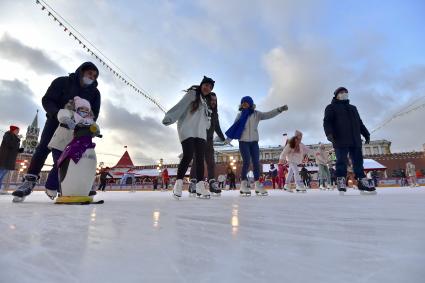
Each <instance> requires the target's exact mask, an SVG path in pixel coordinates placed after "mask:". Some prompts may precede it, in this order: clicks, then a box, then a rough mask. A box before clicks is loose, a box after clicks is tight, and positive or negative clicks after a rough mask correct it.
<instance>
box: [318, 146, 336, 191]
mask: <svg viewBox="0 0 425 283" xmlns="http://www.w3.org/2000/svg"><path fill="white" fill-rule="evenodd" d="M316 163H317V165H318V166H319V187H320V189H321V190H326V189H328V190H330V189H332V184H331V174H330V172H329V167H328V164H329V152H328V151H327V150H326V148H325V145H324V144H320V145H319V150H318V151H317V152H316Z"/></svg>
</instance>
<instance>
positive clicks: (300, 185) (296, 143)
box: [279, 130, 311, 192]
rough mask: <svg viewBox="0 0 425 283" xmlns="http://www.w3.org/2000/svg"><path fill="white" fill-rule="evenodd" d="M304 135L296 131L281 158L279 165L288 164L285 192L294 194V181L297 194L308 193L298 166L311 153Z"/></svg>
mask: <svg viewBox="0 0 425 283" xmlns="http://www.w3.org/2000/svg"><path fill="white" fill-rule="evenodd" d="M302 137H303V134H302V133H301V132H300V131H298V130H297V131H295V135H294V136H293V137H292V138H291V139H289V142H288V144H287V145H286V146H285V148H284V149H283V151H282V153H281V154H280V156H279V164H286V163H287V164H288V167H289V169H288V176H287V178H286V184H285V186H284V189H285V191H288V192H292V189H291V182H292V180H294V182H295V186H296V191H297V192H306V187H305V185H304V182H303V181H302V180H301V176H300V172H299V170H298V164H301V163H303V160H304V157H305V156H306V155H308V154H309V153H311V150H310V149H309V148H308V147H307V146H305V145H304V144H303V143H302V142H301V141H302Z"/></svg>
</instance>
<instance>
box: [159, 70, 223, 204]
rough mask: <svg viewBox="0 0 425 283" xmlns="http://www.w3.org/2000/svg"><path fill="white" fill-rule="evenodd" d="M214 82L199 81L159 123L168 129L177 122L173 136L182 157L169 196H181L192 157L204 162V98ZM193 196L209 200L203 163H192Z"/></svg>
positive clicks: (206, 116) (206, 122) (207, 122)
mask: <svg viewBox="0 0 425 283" xmlns="http://www.w3.org/2000/svg"><path fill="white" fill-rule="evenodd" d="M214 83H215V82H214V80H213V79H211V78H208V77H205V76H204V78H203V79H202V81H201V84H200V85H199V86H194V87H191V88H189V89H188V90H187V92H186V94H185V96H184V97H183V98H182V99H181V100H180V101H179V102H178V103H177V104H176V105H175V106H174V107H173V108H171V109H170V110H169V111H168V112H167V113H166V114H165V117H164V119H163V120H162V123H163V124H164V125H166V126H169V125H171V124H173V123H175V122H177V132H178V134H179V139H180V142H181V144H182V149H183V156H182V159H181V161H180V164H179V166H178V169H177V180H176V183H175V184H174V189H173V195H174V196H175V197H177V198H180V197H181V196H182V191H183V178H184V175H185V174H186V171H187V169H188V167H189V164H190V162H191V161H192V159H193V157H194V155H195V158H196V159H197V160H204V156H205V144H206V140H207V130H208V129H209V128H210V126H211V122H210V120H211V110H210V109H209V107H208V104H207V101H206V96H208V95H210V93H211V91H212V90H213V88H214ZM195 166H196V182H197V183H196V194H197V195H198V196H200V197H202V198H209V197H210V192H209V190H208V189H207V188H206V184H205V182H204V162H196V165H195Z"/></svg>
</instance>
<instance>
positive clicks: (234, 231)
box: [231, 204, 239, 236]
mask: <svg viewBox="0 0 425 283" xmlns="http://www.w3.org/2000/svg"><path fill="white" fill-rule="evenodd" d="M238 208H239V206H238V205H237V204H234V205H233V208H232V221H231V223H232V235H233V236H236V235H237V233H238V228H239V216H238Z"/></svg>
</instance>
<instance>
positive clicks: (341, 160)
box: [335, 147, 366, 179]
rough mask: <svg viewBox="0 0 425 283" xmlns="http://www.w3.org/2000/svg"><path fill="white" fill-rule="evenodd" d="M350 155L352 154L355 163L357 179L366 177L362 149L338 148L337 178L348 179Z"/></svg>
mask: <svg viewBox="0 0 425 283" xmlns="http://www.w3.org/2000/svg"><path fill="white" fill-rule="evenodd" d="M348 154H350V158H351V161H352V163H353V170H354V174H355V175H356V178H357V179H361V178H364V177H366V175H365V173H364V168H363V153H362V148H361V147H337V148H335V155H336V165H335V167H336V176H337V177H344V178H346V177H347V165H348V158H347V156H348Z"/></svg>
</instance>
